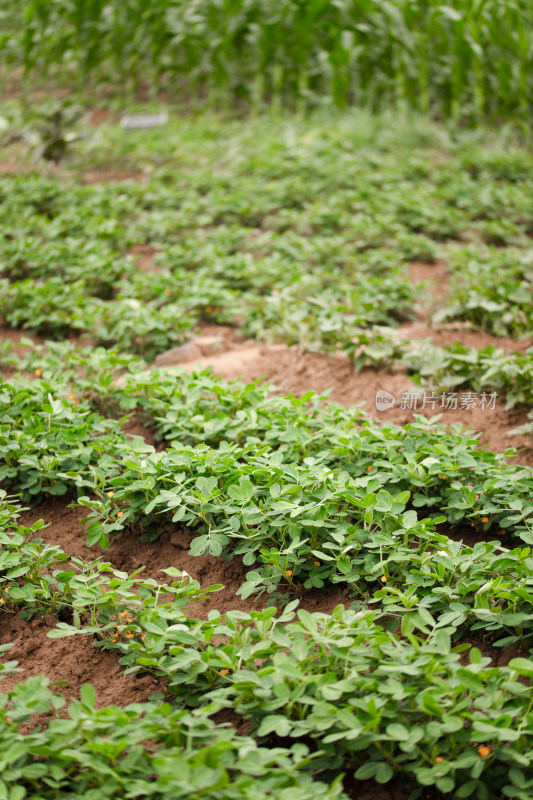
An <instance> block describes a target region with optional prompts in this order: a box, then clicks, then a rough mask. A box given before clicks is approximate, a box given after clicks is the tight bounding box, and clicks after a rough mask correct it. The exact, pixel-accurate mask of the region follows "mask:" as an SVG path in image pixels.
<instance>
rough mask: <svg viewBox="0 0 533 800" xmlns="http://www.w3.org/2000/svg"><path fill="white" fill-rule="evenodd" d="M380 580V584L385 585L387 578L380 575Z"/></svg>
mask: <svg viewBox="0 0 533 800" xmlns="http://www.w3.org/2000/svg"><path fill="white" fill-rule="evenodd" d="M380 580H381V583H387V578H386V577H385V575H382V576H381V578H380Z"/></svg>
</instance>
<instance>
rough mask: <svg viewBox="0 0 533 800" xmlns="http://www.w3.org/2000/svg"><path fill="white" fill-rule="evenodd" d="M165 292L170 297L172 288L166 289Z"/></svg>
mask: <svg viewBox="0 0 533 800" xmlns="http://www.w3.org/2000/svg"><path fill="white" fill-rule="evenodd" d="M165 294H166V296H167V297H170V295H171V294H172V289H165Z"/></svg>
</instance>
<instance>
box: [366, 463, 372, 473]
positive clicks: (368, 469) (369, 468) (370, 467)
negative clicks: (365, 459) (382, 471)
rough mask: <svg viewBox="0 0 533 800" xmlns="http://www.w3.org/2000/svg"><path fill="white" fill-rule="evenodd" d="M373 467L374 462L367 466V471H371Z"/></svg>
mask: <svg viewBox="0 0 533 800" xmlns="http://www.w3.org/2000/svg"><path fill="white" fill-rule="evenodd" d="M371 469H372V464H369V465H368V467H367V468H366V471H367V472H370V470H371Z"/></svg>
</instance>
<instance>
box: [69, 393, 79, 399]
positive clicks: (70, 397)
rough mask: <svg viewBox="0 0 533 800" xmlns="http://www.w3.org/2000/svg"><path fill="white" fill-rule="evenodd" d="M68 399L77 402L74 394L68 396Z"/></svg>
mask: <svg viewBox="0 0 533 800" xmlns="http://www.w3.org/2000/svg"><path fill="white" fill-rule="evenodd" d="M68 399H69V400H77V399H78V398H77V397H76V395H75V394H69V396H68Z"/></svg>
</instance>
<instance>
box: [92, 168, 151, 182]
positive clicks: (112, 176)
mask: <svg viewBox="0 0 533 800" xmlns="http://www.w3.org/2000/svg"><path fill="white" fill-rule="evenodd" d="M145 179H146V174H145V173H144V172H138V171H137V172H134V171H132V170H126V169H123V170H119V169H109V170H104V169H100V170H94V171H91V172H86V173H85V175H84V176H83V183H120V182H121V181H142V180H145Z"/></svg>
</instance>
